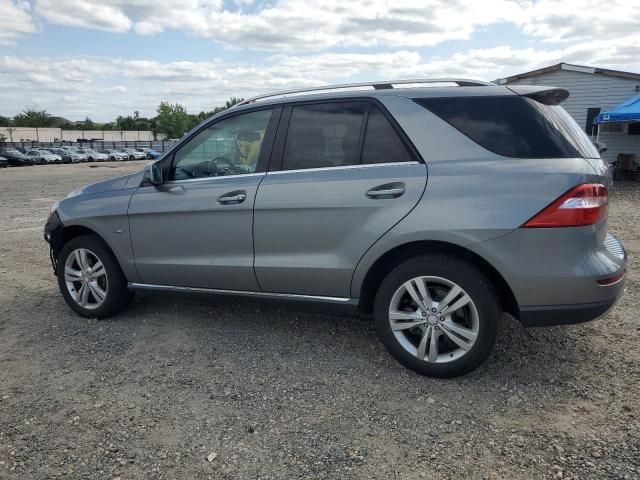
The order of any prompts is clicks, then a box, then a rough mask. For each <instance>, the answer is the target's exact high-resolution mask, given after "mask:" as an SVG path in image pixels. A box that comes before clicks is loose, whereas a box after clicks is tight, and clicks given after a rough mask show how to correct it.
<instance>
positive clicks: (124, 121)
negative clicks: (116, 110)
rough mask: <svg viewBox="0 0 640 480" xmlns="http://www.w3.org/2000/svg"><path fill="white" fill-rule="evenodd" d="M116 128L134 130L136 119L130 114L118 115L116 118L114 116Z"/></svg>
mask: <svg viewBox="0 0 640 480" xmlns="http://www.w3.org/2000/svg"><path fill="white" fill-rule="evenodd" d="M116 129H117V130H136V121H135V120H134V118H133V117H132V116H131V115H127V116H126V117H123V116H122V115H119V116H118V118H116Z"/></svg>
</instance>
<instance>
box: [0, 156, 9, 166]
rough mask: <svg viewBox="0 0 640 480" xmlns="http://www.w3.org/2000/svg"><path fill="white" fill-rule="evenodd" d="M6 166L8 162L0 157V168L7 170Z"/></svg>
mask: <svg viewBox="0 0 640 480" xmlns="http://www.w3.org/2000/svg"><path fill="white" fill-rule="evenodd" d="M8 166H9V161H8V160H7V159H6V158H4V157H0V168H7V167H8Z"/></svg>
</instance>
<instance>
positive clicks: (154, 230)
mask: <svg viewBox="0 0 640 480" xmlns="http://www.w3.org/2000/svg"><path fill="white" fill-rule="evenodd" d="M407 84H410V85H407ZM418 84H422V85H418ZM356 87H357V88H356ZM294 93H295V95H294ZM567 96H568V92H567V91H566V90H563V89H558V88H550V87H539V86H536V87H533V86H532V87H524V86H517V87H514V86H510V87H506V86H496V85H493V84H490V83H485V82H476V81H471V80H456V79H454V80H446V81H445V80H438V81H415V80H412V81H405V82H402V81H399V82H382V83H369V84H358V85H347V86H340V87H336V86H332V87H326V88H319V89H315V91H296V92H284V93H279V94H272V95H265V96H262V97H257V98H254V99H251V100H248V101H245V102H243V103H242V104H240V105H238V106H235V107H234V108H232V109H230V110H226V111H224V112H222V113H220V114H218V115H215V116H214V117H212V118H210V119H209V120H206V121H205V122H203V123H201V124H200V125H198V126H197V127H196V128H194V129H193V130H192V131H191V132H189V133H188V134H187V135H186V136H185V137H184V138H183V139H182V140H181V141H180V142H178V143H177V144H176V145H175V146H174V147H173V148H171V149H170V150H169V151H168V152H167V153H165V154H164V155H163V156H162V157H161V158H159V159H158V160H157V161H154V162H153V163H150V164H149V165H147V166H146V167H145V168H144V170H143V171H142V172H139V173H135V174H133V175H129V176H125V177H120V178H116V179H113V180H108V181H104V182H100V183H96V184H93V185H89V186H86V187H84V188H82V189H80V190H77V191H75V192H72V193H71V194H69V196H67V197H66V198H65V199H64V200H62V201H61V202H60V203H59V204H58V203H56V204H55V205H54V206H53V208H52V213H51V216H50V218H49V220H48V222H47V225H46V227H45V238H46V240H47V241H48V242H49V244H50V247H51V258H52V261H53V265H54V271H55V272H56V274H57V278H58V283H59V286H60V291H61V292H62V295H63V297H64V299H65V300H66V302H67V303H68V304H69V306H70V307H71V308H72V309H73V310H74V311H75V312H77V313H78V314H80V315H83V316H87V317H97V318H103V317H108V316H110V315H113V314H115V313H117V312H119V311H121V310H122V309H123V308H125V307H126V306H127V304H128V303H129V302H130V300H131V299H132V298H133V293H134V292H135V291H136V290H153V291H184V292H208V293H214V294H225V295H238V296H245V297H258V298H275V299H283V300H295V301H307V302H316V303H317V304H318V305H321V304H336V305H343V306H345V307H355V308H357V309H358V310H359V311H360V312H362V313H364V314H370V315H372V316H373V318H374V319H375V325H376V329H377V331H378V334H379V336H380V338H381V340H382V342H383V343H384V345H385V346H386V348H387V349H388V350H389V352H390V353H391V354H392V355H393V356H394V357H395V358H396V359H397V360H399V361H400V362H401V363H402V364H403V365H405V366H406V367H408V368H410V369H412V370H414V371H416V372H418V373H421V374H424V375H431V376H438V377H450V376H455V375H460V374H463V373H465V372H468V371H470V370H472V369H474V368H476V367H477V366H478V365H480V364H481V363H482V362H483V361H484V360H485V359H486V358H487V356H488V355H489V353H490V352H491V350H492V348H493V345H494V343H495V339H496V335H497V332H498V327H499V322H500V319H501V316H502V313H503V312H508V313H510V314H511V315H513V316H514V317H516V318H517V319H519V320H520V322H522V324H523V325H525V326H545V325H559V324H568V323H575V322H583V321H587V320H592V319H595V318H597V317H599V316H601V315H603V314H604V313H605V312H607V311H608V310H609V309H610V308H611V307H612V306H613V304H614V303H615V302H616V299H617V298H618V296H619V295H620V294H621V293H622V291H623V287H624V281H625V268H626V254H625V251H624V249H623V247H622V245H621V244H620V242H618V241H617V240H616V239H615V238H614V237H613V236H611V235H610V234H608V233H607V202H608V191H609V190H610V189H611V177H610V175H609V173H608V169H607V167H606V165H605V163H604V162H603V160H602V159H601V158H600V155H599V152H598V151H597V150H596V149H595V148H594V145H593V144H592V143H591V142H590V141H589V138H588V137H587V136H586V135H585V133H584V132H583V131H581V129H580V128H579V127H578V126H577V125H576V123H575V122H574V121H573V120H572V119H571V117H569V115H568V114H567V113H566V112H565V111H564V109H563V108H562V107H561V106H559V104H560V103H561V102H562V101H563V100H564V99H566V98H567Z"/></svg>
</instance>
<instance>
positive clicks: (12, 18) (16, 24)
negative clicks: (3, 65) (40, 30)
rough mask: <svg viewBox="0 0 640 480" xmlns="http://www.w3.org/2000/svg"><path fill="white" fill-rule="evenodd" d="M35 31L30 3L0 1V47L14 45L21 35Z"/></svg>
mask: <svg viewBox="0 0 640 480" xmlns="http://www.w3.org/2000/svg"><path fill="white" fill-rule="evenodd" d="M35 30H36V27H35V24H34V23H33V19H32V18H31V6H30V4H29V2H27V1H24V0H0V45H6V44H10V43H13V42H14V41H15V40H16V39H17V38H18V37H20V36H21V35H24V34H27V33H32V32H34V31H35Z"/></svg>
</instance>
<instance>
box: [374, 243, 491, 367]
mask: <svg viewBox="0 0 640 480" xmlns="http://www.w3.org/2000/svg"><path fill="white" fill-rule="evenodd" d="M501 313H502V310H501V308H500V304H499V301H498V297H497V295H496V292H495V289H494V287H493V285H492V284H491V283H490V281H489V280H488V279H487V277H486V276H485V275H484V274H483V273H482V272H481V271H480V270H479V269H478V268H476V267H475V266H474V265H472V264H471V263H469V262H466V261H464V260H462V259H459V258H457V257H453V256H449V255H442V254H433V255H425V256H422V257H416V258H413V259H411V260H408V261H406V262H404V263H402V264H400V265H398V266H397V267H396V268H394V269H393V270H392V271H391V272H390V273H389V274H388V275H387V277H386V278H385V279H384V280H383V281H382V284H381V285H380V288H379V290H378V293H377V295H376V300H375V306H374V316H375V323H376V329H377V331H378V335H379V336H380V339H381V340H382V342H383V344H384V345H385V347H386V348H387V350H388V351H389V353H391V355H393V356H394V357H395V358H396V359H397V360H398V361H399V362H400V363H402V364H403V365H404V366H405V367H407V368H410V369H411V370H413V371H415V372H417V373H419V374H421V375H428V376H432V377H455V376H458V375H462V374H465V373H467V372H469V371H471V370H473V369H475V368H477V367H478V366H479V365H481V364H482V363H483V362H484V361H485V360H486V359H487V357H488V356H489V354H490V353H491V351H492V349H493V346H494V344H495V340H496V336H497V333H498V326H499V322H500V316H501Z"/></svg>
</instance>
